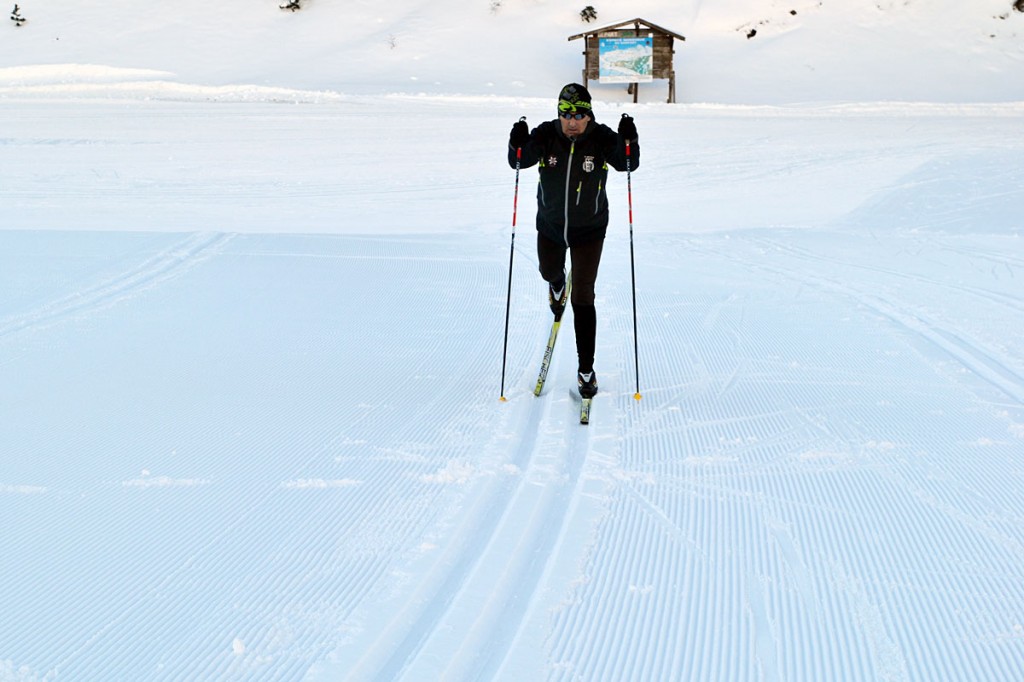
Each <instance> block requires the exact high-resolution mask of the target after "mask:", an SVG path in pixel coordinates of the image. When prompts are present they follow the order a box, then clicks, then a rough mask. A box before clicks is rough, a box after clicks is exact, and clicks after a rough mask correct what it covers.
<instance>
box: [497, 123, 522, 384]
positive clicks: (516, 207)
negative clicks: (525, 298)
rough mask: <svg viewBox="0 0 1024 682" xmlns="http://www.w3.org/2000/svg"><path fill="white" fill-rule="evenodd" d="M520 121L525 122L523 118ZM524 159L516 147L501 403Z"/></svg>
mask: <svg viewBox="0 0 1024 682" xmlns="http://www.w3.org/2000/svg"><path fill="white" fill-rule="evenodd" d="M519 120H520V121H525V120H526V117H525V116H522V117H520V119H519ZM522 158H523V148H522V147H516V191H515V194H513V195H512V245H511V247H510V248H509V253H508V296H507V297H506V298H505V343H504V347H503V348H502V351H501V402H506V400H507V398H505V361H506V360H507V358H508V318H509V312H511V310H512V259H513V258H514V257H515V255H516V213H517V212H518V210H519V162H520V160H521V159H522Z"/></svg>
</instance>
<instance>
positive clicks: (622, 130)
mask: <svg viewBox="0 0 1024 682" xmlns="http://www.w3.org/2000/svg"><path fill="white" fill-rule="evenodd" d="M619 137H621V138H622V139H624V140H630V141H634V142H635V141H636V124H634V123H633V117H632V116H630V115H629V114H623V115H622V118H620V119H619Z"/></svg>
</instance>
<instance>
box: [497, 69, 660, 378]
mask: <svg viewBox="0 0 1024 682" xmlns="http://www.w3.org/2000/svg"><path fill="white" fill-rule="evenodd" d="M626 140H629V141H630V155H629V164H630V169H631V170H636V168H637V167H638V166H639V165H640V146H639V144H638V143H637V134H636V125H635V124H634V123H633V119H632V118H631V117H629V116H626V115H623V116H622V118H621V119H620V120H619V126H618V133H616V132H615V131H614V130H612V129H611V128H609V127H608V126H606V125H604V124H602V123H597V122H596V121H595V120H594V111H593V108H592V106H591V97H590V93H589V92H588V91H587V89H586V88H585V87H583V86H582V85H580V84H578V83H570V84H569V85H566V86H565V87H564V88H562V91H561V92H560V93H559V94H558V118H556V119H554V120H553V121H545V122H544V123H541V124H540V125H539V126H537V127H536V128H534V129H533V130H532V131H531V130H530V129H529V127H528V126H527V125H526V122H525V121H519V122H517V123H516V124H515V125H514V126H512V132H511V134H510V136H509V149H508V163H509V166H511V167H512V168H515V167H516V161H517V158H516V150H517V149H519V148H521V149H522V152H521V156H520V158H519V164H520V166H521V167H523V168H529V167H530V166H533V165H535V164H539V171H538V172H539V175H540V183H539V186H538V188H537V260H538V261H539V262H540V275H541V277H543V278H544V281H546V282H547V283H548V301H549V303H550V305H551V312H553V313H554V314H555V316H556V317H560V316H561V314H562V311H564V310H565V304H566V281H565V253H566V250H568V251H569V254H570V258H571V264H572V282H571V287H569V288H570V289H571V291H572V294H571V298H572V311H573V326H574V327H575V330H576V353H577V355H578V356H579V373H578V376H577V381H578V384H579V391H580V395H581V396H583V397H584V398H592V397H593V396H594V395H595V394H596V393H597V375H596V374H595V373H594V348H595V345H596V336H597V312H596V309H595V308H594V284H595V282H596V281H597V269H598V266H599V265H600V263H601V250H602V248H603V247H604V238H605V233H606V232H607V231H608V196H607V194H606V193H605V189H606V184H607V179H608V166H611V167H612V168H614V169H615V170H617V171H624V170H626Z"/></svg>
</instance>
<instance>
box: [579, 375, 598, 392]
mask: <svg viewBox="0 0 1024 682" xmlns="http://www.w3.org/2000/svg"><path fill="white" fill-rule="evenodd" d="M576 383H577V384H578V385H579V388H580V397H581V398H593V397H594V396H595V395H597V374H596V373H595V372H594V370H590V371H589V372H577V374H576Z"/></svg>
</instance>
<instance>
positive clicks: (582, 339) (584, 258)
mask: <svg viewBox="0 0 1024 682" xmlns="http://www.w3.org/2000/svg"><path fill="white" fill-rule="evenodd" d="M603 248H604V239H596V240H594V241H589V242H586V243H585V244H578V245H576V246H572V247H570V248H569V249H566V248H565V247H564V246H562V245H561V244H559V243H557V242H554V241H551V240H550V239H548V238H547V237H545V236H544V235H542V234H541V233H539V232H538V233H537V261H538V263H539V265H540V276H541V277H543V278H544V281H545V282H547V283H548V284H553V283H557V282H558V281H559V280H561V279H562V275H563V273H564V272H565V252H566V251H567V250H568V251H569V257H570V259H571V262H572V293H571V294H570V298H571V301H572V318H573V327H574V328H575V330H576V354H577V355H578V356H579V369H580V371H581V372H590V371H591V370H593V369H594V349H595V347H596V339H597V309H596V308H595V307H594V284H595V283H596V282H597V268H598V266H599V265H600V264H601V250H602V249H603Z"/></svg>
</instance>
